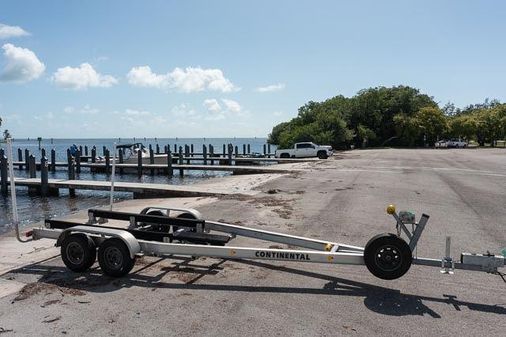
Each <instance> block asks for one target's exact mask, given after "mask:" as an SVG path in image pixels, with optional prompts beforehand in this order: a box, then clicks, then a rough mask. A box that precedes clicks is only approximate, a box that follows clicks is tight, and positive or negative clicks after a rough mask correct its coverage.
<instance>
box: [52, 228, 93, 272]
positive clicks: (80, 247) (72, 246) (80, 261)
mask: <svg viewBox="0 0 506 337" xmlns="http://www.w3.org/2000/svg"><path fill="white" fill-rule="evenodd" d="M60 252H61V259H62V260H63V263H65V266H67V268H68V269H70V270H72V271H74V272H76V273H82V272H84V271H86V270H88V269H89V268H90V267H91V266H92V265H93V264H94V263H95V260H96V259H97V248H96V247H95V243H94V242H93V240H92V239H91V238H89V237H88V236H86V235H84V234H71V235H68V236H67V237H66V238H65V239H63V242H62V244H61V248H60Z"/></svg>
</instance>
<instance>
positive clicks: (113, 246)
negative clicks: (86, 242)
mask: <svg viewBox="0 0 506 337" xmlns="http://www.w3.org/2000/svg"><path fill="white" fill-rule="evenodd" d="M98 264H99V265H100V268H102V271H103V272H104V274H106V275H109V276H112V277H121V276H125V275H126V274H128V273H129V272H130V271H131V270H132V268H133V267H134V264H135V258H133V259H132V258H131V257H130V251H129V250H128V248H127V246H126V245H125V243H124V242H123V241H121V240H120V239H116V238H112V239H107V240H105V241H104V242H103V243H102V244H101V245H100V247H98Z"/></svg>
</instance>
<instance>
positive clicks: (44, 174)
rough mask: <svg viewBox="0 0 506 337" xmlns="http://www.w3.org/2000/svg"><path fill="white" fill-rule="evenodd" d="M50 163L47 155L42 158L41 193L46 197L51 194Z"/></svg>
mask: <svg viewBox="0 0 506 337" xmlns="http://www.w3.org/2000/svg"><path fill="white" fill-rule="evenodd" d="M48 180H49V177H48V163H47V158H46V156H42V157H41V158H40V194H41V195H42V196H43V197H46V196H47V195H48V194H49V186H48Z"/></svg>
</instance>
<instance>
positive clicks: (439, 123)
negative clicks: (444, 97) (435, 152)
mask: <svg viewBox="0 0 506 337" xmlns="http://www.w3.org/2000/svg"><path fill="white" fill-rule="evenodd" d="M415 119H416V121H417V124H418V127H419V128H420V133H421V135H422V136H425V137H426V139H425V140H426V142H427V143H428V144H429V145H434V143H435V142H436V141H437V140H438V139H439V138H440V137H442V136H443V134H445V133H446V132H447V130H448V123H447V121H446V117H445V115H444V114H443V112H442V111H441V109H439V108H438V107H424V108H421V109H420V110H419V111H418V112H417V113H416V114H415Z"/></svg>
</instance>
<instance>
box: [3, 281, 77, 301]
mask: <svg viewBox="0 0 506 337" xmlns="http://www.w3.org/2000/svg"><path fill="white" fill-rule="evenodd" d="M56 292H59V293H61V294H63V295H72V296H83V295H85V294H86V293H85V292H84V291H82V290H79V289H72V288H66V287H60V286H57V285H56V284H50V283H41V282H34V283H28V284H27V285H25V286H24V287H23V288H21V290H20V291H19V292H18V295H17V296H16V297H15V298H14V300H13V302H17V301H22V300H26V299H28V298H30V297H32V296H34V295H37V294H40V293H43V294H44V295H48V294H52V293H56Z"/></svg>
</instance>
